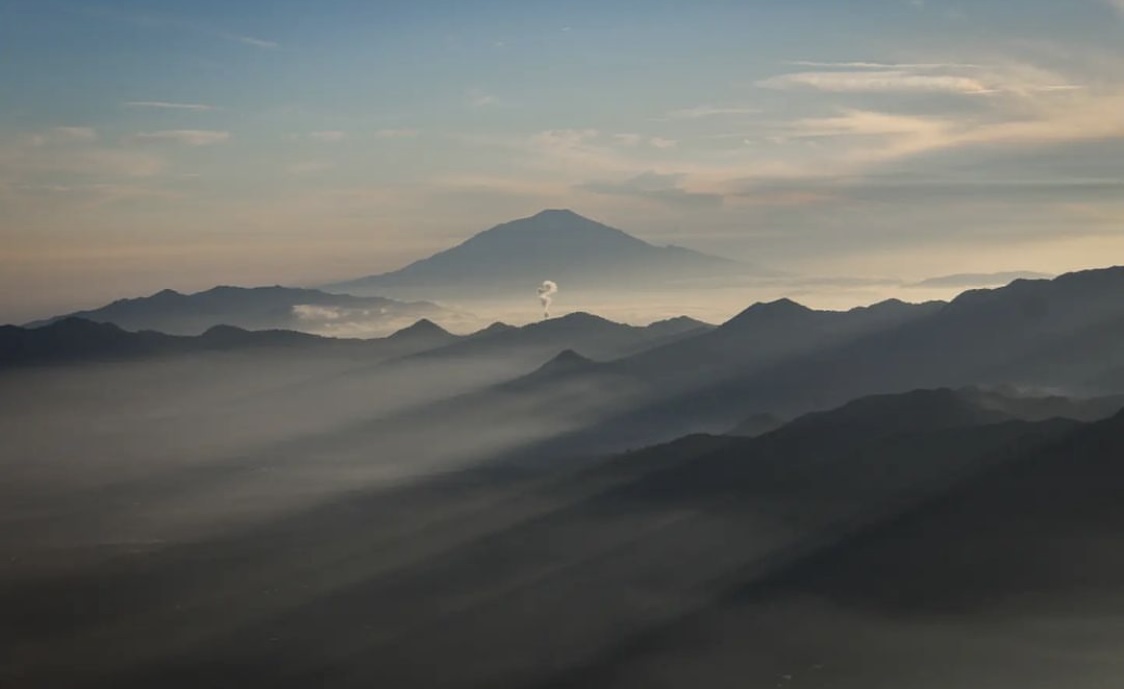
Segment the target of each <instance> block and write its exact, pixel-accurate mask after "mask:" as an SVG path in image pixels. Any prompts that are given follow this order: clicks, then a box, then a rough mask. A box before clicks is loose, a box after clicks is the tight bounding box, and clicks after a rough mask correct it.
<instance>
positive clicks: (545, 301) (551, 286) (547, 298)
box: [539, 280, 558, 318]
mask: <svg viewBox="0 0 1124 689" xmlns="http://www.w3.org/2000/svg"><path fill="white" fill-rule="evenodd" d="M555 294H558V285H557V284H555V283H553V282H551V281H550V280H546V281H544V282H543V283H542V285H540V286H539V301H541V302H542V317H543V318H550V305H551V304H553V303H554V295H555Z"/></svg>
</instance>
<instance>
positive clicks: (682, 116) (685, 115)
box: [658, 105, 761, 120]
mask: <svg viewBox="0 0 1124 689" xmlns="http://www.w3.org/2000/svg"><path fill="white" fill-rule="evenodd" d="M759 112H761V110H760V109H759V108H752V107H748V106H714V105H696V106H695V107H693V108H683V109H680V110H672V111H671V112H668V113H665V114H664V115H663V116H662V117H660V118H658V119H661V120H698V119H702V118H706V117H727V116H732V115H755V114H757V113H759Z"/></svg>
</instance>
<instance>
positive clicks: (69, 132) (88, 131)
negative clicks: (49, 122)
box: [51, 127, 98, 141]
mask: <svg viewBox="0 0 1124 689" xmlns="http://www.w3.org/2000/svg"><path fill="white" fill-rule="evenodd" d="M51 131H52V132H53V133H54V135H55V138H57V139H62V140H64V141H94V140H95V139H97V138H98V134H97V132H95V131H94V130H93V128H91V127H55V128H54V129H53V130H51Z"/></svg>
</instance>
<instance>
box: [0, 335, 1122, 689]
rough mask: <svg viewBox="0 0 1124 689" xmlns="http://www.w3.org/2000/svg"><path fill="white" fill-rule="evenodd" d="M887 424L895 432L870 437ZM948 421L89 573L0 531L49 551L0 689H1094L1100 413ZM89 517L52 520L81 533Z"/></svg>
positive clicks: (1106, 551) (558, 485)
mask: <svg viewBox="0 0 1124 689" xmlns="http://www.w3.org/2000/svg"><path fill="white" fill-rule="evenodd" d="M562 364H564V365H565V366H569V365H571V364H577V365H581V366H584V365H586V364H585V363H584V362H582V361H580V360H579V359H577V358H576V357H573V356H567V357H564V359H563V361H562ZM889 403H893V405H892V406H893V407H894V408H895V409H896V410H897V412H896V413H897V419H898V420H897V422H896V423H894V424H888V425H887V427H886V428H885V432H884V433H873V434H872V433H870V432H869V431H870V429H871V428H874V427H876V426H877V424H878V419H879V416H880V415H881V414H882V413H883V412H884V410H885V409H886V408H887V406H888V404H889ZM961 411H962V407H961V402H960V401H959V400H958V399H957V398H956V397H955V396H950V395H948V394H946V393H944V392H941V391H936V392H933V393H927V392H925V391H920V392H917V393H912V394H910V395H907V396H903V397H902V398H900V399H897V400H881V401H876V402H874V403H869V404H868V403H865V402H864V403H858V404H856V405H854V406H851V407H850V408H844V409H841V410H839V412H838V415H837V416H835V417H834V418H832V415H831V414H828V415H822V416H819V417H816V418H814V419H811V420H807V421H806V422H808V423H811V422H812V421H814V422H815V423H816V424H817V425H818V430H817V431H816V432H814V433H812V432H787V433H786V432H785V429H784V428H782V429H780V430H779V431H777V432H774V433H770V434H767V435H765V436H762V437H760V438H756V439H744V438H741V439H734V438H721V437H705V436H697V437H690V438H684V439H682V440H680V441H677V442H675V443H672V444H670V445H665V446H660V447H654V448H651V449H648V450H643V451H638V452H634V453H629V454H627V455H622V456H618V457H613V458H608V459H603V460H596V461H594V460H590V461H582V462H577V461H571V462H568V463H564V464H559V463H551V464H548V465H542V464H539V465H533V464H531V465H529V464H526V463H524V462H515V463H511V464H507V465H497V466H492V467H478V468H474V469H468V470H465V471H459V472H452V473H447V474H444V475H441V476H436V477H432V478H430V479H427V480H422V481H418V482H416V483H413V484H407V485H398V486H393V487H383V488H379V489H376V490H372V491H369V492H363V491H355V490H351V491H348V492H347V493H346V494H344V495H340V496H339V497H338V498H337V499H336V500H334V501H328V502H324V503H323V504H320V505H314V506H310V507H307V508H305V509H301V510H297V511H294V512H291V513H288V514H285V515H282V516H279V517H278V518H276V519H275V520H272V521H269V522H266V523H261V524H258V525H252V526H247V527H244V528H241V529H235V530H231V529H223V530H221V531H219V532H215V533H212V534H210V535H207V536H202V537H195V538H192V539H188V540H184V541H177V540H176V539H175V538H174V536H169V539H170V540H168V541H156V542H132V543H124V544H120V545H118V546H111V545H106V546H104V547H103V548H102V549H101V550H98V549H92V550H90V549H81V548H77V549H73V550H66V549H62V550H60V549H59V548H58V546H57V542H58V540H57V539H58V536H57V534H58V533H59V532H60V531H59V529H60V528H61V522H58V521H49V520H48V521H40V520H41V519H42V518H41V517H36V516H35V515H36V514H38V513H37V512H36V511H35V510H26V511H25V512H24V516H23V517H22V518H21V521H20V522H19V524H20V529H21V531H20V533H21V539H20V540H18V541H17V540H15V539H13V543H36V542H38V541H37V538H36V535H37V531H36V530H37V529H41V528H48V527H49V528H50V529H51V532H50V533H52V534H55V542H56V547H55V548H54V549H52V550H51V551H50V552H47V551H38V550H36V549H35V548H33V547H27V546H20V547H19V548H18V549H17V550H10V552H12V553H13V554H14V555H15V558H16V560H15V561H12V562H9V563H8V565H6V568H5V569H4V570H0V573H3V574H2V575H3V578H2V579H0V605H2V606H3V609H4V610H5V611H6V614H5V616H4V618H3V620H2V621H0V641H2V642H3V643H0V649H2V650H0V661H3V662H0V668H2V670H0V672H3V673H4V674H3V675H0V678H3V679H4V680H5V681H6V682H8V683H11V684H13V685H14V686H71V685H75V686H78V685H80V686H95V687H96V686H106V687H108V686H114V687H124V688H128V687H149V686H162V687H173V688H174V687H194V686H222V685H227V684H230V683H238V684H240V685H243V686H246V685H248V686H271V687H306V686H310V685H323V686H333V687H368V686H395V687H415V686H416V687H436V688H442V687H477V686H489V687H560V686H573V687H650V686H667V687H696V686H718V687H725V686H729V687H735V686H736V687H743V686H775V685H776V683H782V684H784V683H790V684H792V685H793V686H799V684H797V682H804V683H805V684H806V685H807V686H832V687H843V688H844V689H850V688H851V687H860V686H863V687H870V686H874V687H878V688H885V689H890V688H891V687H893V688H895V689H896V688H897V687H902V686H909V687H914V686H920V687H928V688H932V689H936V688H937V687H947V686H971V687H974V686H1029V687H1034V688H1035V689H1045V688H1046V687H1053V686H1066V687H1073V688H1074V689H1094V688H1097V689H1099V688H1100V687H1103V686H1106V685H1105V684H1104V681H1102V680H1105V678H1110V677H1113V676H1114V675H1111V674H1106V673H1110V672H1111V671H1112V670H1113V669H1114V668H1118V663H1119V658H1120V655H1119V654H1118V653H1116V652H1115V651H1118V650H1119V649H1120V648H1121V643H1124V634H1122V632H1121V630H1120V628H1119V625H1118V624H1116V623H1115V622H1114V619H1115V617H1117V616H1119V615H1120V614H1122V613H1124V608H1122V607H1121V606H1122V605H1124V588H1122V586H1124V585H1122V584H1121V582H1124V560H1122V559H1121V557H1120V553H1119V549H1118V548H1117V547H1116V541H1117V539H1116V538H1115V536H1116V534H1117V533H1118V531H1119V529H1120V528H1122V527H1124V507H1122V505H1124V500H1121V499H1120V498H1121V494H1120V493H1121V490H1122V488H1124V472H1122V471H1121V463H1120V458H1121V457H1124V417H1114V418H1112V419H1110V420H1107V421H1103V422H1099V423H1096V424H1092V425H1082V424H1081V423H1080V422H1075V421H1064V420H1055V421H1045V422H1039V423H1029V422H1023V421H1000V422H998V423H994V422H992V420H991V419H981V418H977V417H974V416H971V415H964V414H962V413H961ZM868 415H869V416H868ZM928 419H932V422H931V423H930V422H929V421H927V420H928ZM269 454H273V453H272V452H271V453H266V454H263V456H262V457H261V458H257V459H255V458H254V457H247V458H244V461H245V462H250V463H255V462H261V461H265V457H267V456H269ZM322 462H323V460H318V461H317V462H315V463H311V462H310V463H309V464H308V466H307V467H305V468H304V469H303V471H308V470H310V468H311V467H313V466H319V465H321V464H322ZM339 469H342V467H337V470H339ZM279 470H281V467H277V468H275V471H279ZM321 470H322V471H323V470H327V468H326V467H325V468H322V469H321ZM215 478H216V476H215V475H214V474H210V473H198V472H188V473H186V474H185V475H184V476H183V480H182V481H180V482H173V483H168V482H167V481H165V482H164V483H163V484H162V485H164V486H165V487H164V488H163V490H164V491H165V492H166V493H165V499H172V498H175V500H174V502H175V503H176V504H179V505H188V504H190V502H185V500H186V499H187V498H188V497H189V496H190V495H191V494H192V490H193V486H194V485H196V484H198V483H199V482H201V481H211V480H214V479H215ZM172 485H175V486H177V487H178V490H179V491H181V492H180V493H179V494H176V493H167V491H168V490H169V487H170V486H172ZM120 490H123V489H119V490H118V492H120ZM129 490H132V491H134V492H135V493H137V494H145V493H148V492H149V491H150V490H151V487H150V486H148V485H146V484H145V483H143V482H142V483H140V484H137V485H135V486H132V487H131V488H129ZM129 498H130V496H129V494H128V493H127V492H126V493H121V494H119V495H116V500H117V501H119V502H120V503H121V504H128V502H129ZM110 508H111V506H110V505H108V504H107V502H106V500H105V497H104V496H102V497H101V499H98V500H95V499H93V496H91V498H90V499H88V500H72V501H70V502H69V504H68V511H67V513H68V514H70V515H71V516H70V518H71V519H77V518H82V519H83V520H84V521H86V522H88V523H92V524H97V523H104V520H105V519H106V518H107V517H108V516H112V512H107V513H106V514H102V515H101V516H100V518H99V512H98V511H99V510H107V511H108V510H110ZM84 510H88V511H84ZM419 515H424V517H419ZM38 535H39V536H40V537H43V536H45V535H46V534H38ZM1044 649H1048V650H1049V652H1046V651H1045V650H1044ZM815 672H819V673H822V674H820V675H819V676H818V677H817V676H815V675H813V674H812V673H815ZM785 675H788V676H789V678H788V679H785ZM807 677H815V679H814V680H813V679H807ZM1061 677H1066V678H1068V679H1067V681H1065V682H1063V683H1061V684H1059V683H1058V680H1059V678H1061ZM801 678H803V679H801ZM977 678H984V679H985V680H986V681H985V682H984V683H982V684H981V683H976V682H975V680H976V679H977ZM950 680H951V681H950ZM817 682H818V683H817ZM1050 682H1053V684H1051V683H1050Z"/></svg>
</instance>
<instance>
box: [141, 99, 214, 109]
mask: <svg viewBox="0 0 1124 689" xmlns="http://www.w3.org/2000/svg"><path fill="white" fill-rule="evenodd" d="M125 107H127V108H153V109H156V110H194V111H199V112H205V111H209V110H217V109H218V108H216V107H215V106H213V105H206V104H203V103H171V102H168V101H160V100H131V101H128V102H127V103H125Z"/></svg>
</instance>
